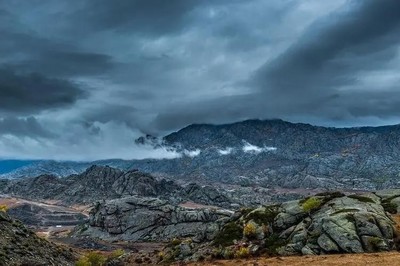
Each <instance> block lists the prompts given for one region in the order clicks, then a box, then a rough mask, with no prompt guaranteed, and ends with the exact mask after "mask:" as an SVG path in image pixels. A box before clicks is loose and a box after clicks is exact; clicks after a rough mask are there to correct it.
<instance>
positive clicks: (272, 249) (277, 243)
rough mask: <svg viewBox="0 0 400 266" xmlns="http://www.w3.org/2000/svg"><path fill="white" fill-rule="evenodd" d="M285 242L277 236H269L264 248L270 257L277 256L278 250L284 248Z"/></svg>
mask: <svg viewBox="0 0 400 266" xmlns="http://www.w3.org/2000/svg"><path fill="white" fill-rule="evenodd" d="M285 245H286V240H284V239H282V238H280V237H279V234H271V235H270V236H268V237H267V238H266V239H265V247H266V249H267V253H268V254H269V255H271V256H275V255H278V254H277V250H278V248H280V247H282V246H285Z"/></svg>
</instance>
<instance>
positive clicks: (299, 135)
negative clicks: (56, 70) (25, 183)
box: [1, 120, 400, 190]
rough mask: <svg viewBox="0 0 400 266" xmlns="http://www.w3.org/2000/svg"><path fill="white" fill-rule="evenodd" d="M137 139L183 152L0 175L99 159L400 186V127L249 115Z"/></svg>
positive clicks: (317, 182) (300, 180)
mask: <svg viewBox="0 0 400 266" xmlns="http://www.w3.org/2000/svg"><path fill="white" fill-rule="evenodd" d="M136 145H153V147H154V149H157V148H160V147H163V148H166V149H168V150H171V151H174V152H175V153H176V154H178V155H179V156H176V158H172V159H144V160H117V159H114V160H103V161H96V162H56V161H37V162H32V163H30V164H28V165H25V166H22V167H19V168H17V169H14V170H13V171H10V172H8V173H6V174H2V175H1V177H2V178H20V177H28V176H30V177H32V176H38V175H42V174H52V175H55V176H68V175H71V174H79V173H82V172H83V171H85V169H86V168H88V167H89V166H90V165H92V164H96V165H108V166H111V167H115V168H119V169H121V170H131V169H138V170H140V171H143V172H147V173H150V174H152V175H154V176H156V177H166V178H171V179H174V180H176V181H184V182H190V181H192V180H196V182H199V183H206V184H209V183H222V184H236V185H241V186H254V185H256V186H261V187H265V188H276V187H280V188H287V189H295V188H296V189H297V188H308V189H310V188H325V189H343V188H346V189H360V190H373V189H383V188H392V187H397V186H398V185H399V182H400V181H399V175H400V165H399V164H398V161H399V159H400V125H393V126H382V127H357V128H328V127H320V126H313V125H309V124H301V123H290V122H285V121H282V120H247V121H242V122H238V123H233V124H225V125H210V124H195V125H190V126H188V127H185V128H183V129H181V130H179V131H177V132H174V133H172V134H169V135H167V136H165V137H163V138H161V139H157V138H155V137H152V136H143V137H141V138H139V139H137V140H136Z"/></svg>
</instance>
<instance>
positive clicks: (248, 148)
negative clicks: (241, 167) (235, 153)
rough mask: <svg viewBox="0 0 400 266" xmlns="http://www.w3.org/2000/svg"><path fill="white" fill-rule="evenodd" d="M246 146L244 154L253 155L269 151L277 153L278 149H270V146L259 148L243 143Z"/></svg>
mask: <svg viewBox="0 0 400 266" xmlns="http://www.w3.org/2000/svg"><path fill="white" fill-rule="evenodd" d="M243 143H244V146H243V148H242V150H243V152H245V153H253V154H259V153H261V152H269V151H276V150H277V148H276V147H268V146H263V147H259V146H256V145H253V144H250V143H249V142H247V141H243Z"/></svg>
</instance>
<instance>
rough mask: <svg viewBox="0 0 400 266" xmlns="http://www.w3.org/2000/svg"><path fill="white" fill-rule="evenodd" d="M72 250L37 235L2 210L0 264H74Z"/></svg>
mask: <svg viewBox="0 0 400 266" xmlns="http://www.w3.org/2000/svg"><path fill="white" fill-rule="evenodd" d="M75 260H76V258H75V257H74V254H72V253H71V252H70V251H68V250H66V249H64V248H63V247H60V246H56V245H54V244H52V243H50V242H48V241H46V240H44V239H41V238H39V237H37V236H36V235H35V234H34V233H33V232H31V231H30V230H28V229H27V228H26V227H25V226H24V225H23V224H22V223H21V222H19V221H16V220H13V219H12V218H10V216H9V215H8V214H6V213H5V212H3V211H0V265H4V266H6V265H54V266H56V265H57V266H59V265H60V266H61V265H65V266H68V265H74V262H75Z"/></svg>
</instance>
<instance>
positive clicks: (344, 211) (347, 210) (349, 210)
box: [331, 208, 360, 216]
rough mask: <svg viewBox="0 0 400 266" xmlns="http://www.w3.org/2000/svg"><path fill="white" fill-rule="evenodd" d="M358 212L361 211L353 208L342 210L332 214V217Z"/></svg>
mask: <svg viewBox="0 0 400 266" xmlns="http://www.w3.org/2000/svg"><path fill="white" fill-rule="evenodd" d="M358 211H360V210H359V209H351V208H349V209H341V210H338V211H335V212H334V213H331V216H332V215H336V214H339V213H346V212H358Z"/></svg>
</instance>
